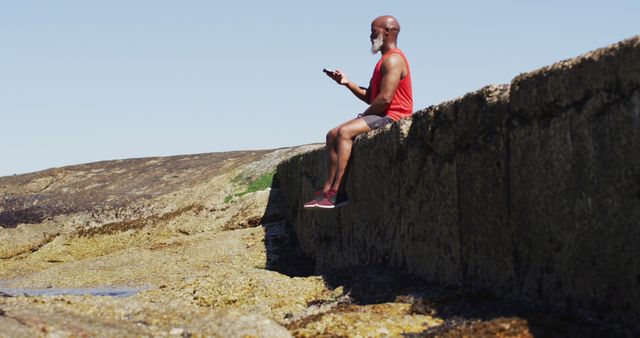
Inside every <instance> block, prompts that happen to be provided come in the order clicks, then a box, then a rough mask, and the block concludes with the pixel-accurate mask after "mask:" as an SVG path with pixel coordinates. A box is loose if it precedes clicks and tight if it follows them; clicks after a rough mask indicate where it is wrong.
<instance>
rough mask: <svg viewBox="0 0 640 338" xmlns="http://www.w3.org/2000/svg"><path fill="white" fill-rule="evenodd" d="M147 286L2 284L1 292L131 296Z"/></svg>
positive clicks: (21, 294) (43, 294)
mask: <svg viewBox="0 0 640 338" xmlns="http://www.w3.org/2000/svg"><path fill="white" fill-rule="evenodd" d="M143 290H146V288H132V287H95V288H45V289H32V288H7V287H2V286H0V293H4V294H7V295H10V296H63V295H66V296H85V295H89V296H108V297H130V296H133V295H135V294H136V293H138V292H140V291H143Z"/></svg>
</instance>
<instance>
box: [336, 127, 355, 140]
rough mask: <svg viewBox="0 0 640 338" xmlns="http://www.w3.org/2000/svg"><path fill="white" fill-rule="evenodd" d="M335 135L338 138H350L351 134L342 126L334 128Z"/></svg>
mask: <svg viewBox="0 0 640 338" xmlns="http://www.w3.org/2000/svg"><path fill="white" fill-rule="evenodd" d="M336 137H337V138H338V139H351V138H352V136H351V134H350V133H349V131H348V129H347V128H344V127H340V128H338V130H336Z"/></svg>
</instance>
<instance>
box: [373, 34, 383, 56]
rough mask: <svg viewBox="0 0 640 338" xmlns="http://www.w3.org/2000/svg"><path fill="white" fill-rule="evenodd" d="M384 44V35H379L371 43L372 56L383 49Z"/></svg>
mask: <svg viewBox="0 0 640 338" xmlns="http://www.w3.org/2000/svg"><path fill="white" fill-rule="evenodd" d="M383 43H384V37H383V36H382V34H378V37H376V39H375V40H373V41H371V54H376V53H378V52H379V51H380V49H382V44H383Z"/></svg>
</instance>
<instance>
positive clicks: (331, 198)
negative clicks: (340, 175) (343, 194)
mask: <svg viewBox="0 0 640 338" xmlns="http://www.w3.org/2000/svg"><path fill="white" fill-rule="evenodd" d="M337 196H338V192H337V191H335V190H329V191H327V192H326V193H325V194H324V198H323V199H322V200H320V201H318V203H317V204H316V206H317V207H318V208H323V209H333V208H339V207H341V206H345V205H347V202H348V200H346V199H345V200H341V201H338V199H337Z"/></svg>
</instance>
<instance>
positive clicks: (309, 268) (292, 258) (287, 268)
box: [262, 174, 315, 277]
mask: <svg viewBox="0 0 640 338" xmlns="http://www.w3.org/2000/svg"><path fill="white" fill-rule="evenodd" d="M262 226H263V227H264V232H265V239H264V243H265V247H266V251H267V262H266V266H267V269H269V270H272V271H276V272H279V273H282V274H284V275H287V276H290V277H307V276H312V275H314V269H315V261H314V260H313V259H311V258H310V257H308V256H306V255H304V254H303V253H302V250H301V249H300V246H299V245H298V240H297V238H296V235H295V233H294V232H293V229H292V227H291V226H290V225H289V224H288V223H287V222H286V220H285V219H284V216H283V215H282V213H281V202H280V189H279V182H278V177H277V174H276V175H275V176H274V179H273V183H272V185H271V191H270V193H269V201H268V202H267V207H266V209H265V213H264V216H263V217H262Z"/></svg>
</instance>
